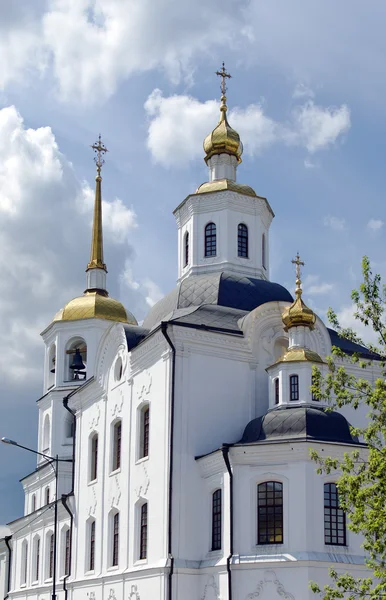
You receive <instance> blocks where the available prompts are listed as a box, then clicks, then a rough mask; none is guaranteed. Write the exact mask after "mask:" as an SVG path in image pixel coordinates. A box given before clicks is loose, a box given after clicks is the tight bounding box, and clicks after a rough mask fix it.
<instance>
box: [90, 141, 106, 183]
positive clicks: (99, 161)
mask: <svg viewBox="0 0 386 600" xmlns="http://www.w3.org/2000/svg"><path fill="white" fill-rule="evenodd" d="M91 148H92V149H93V150H94V152H95V155H96V156H94V161H95V164H96V167H97V172H98V177H100V175H101V169H102V167H103V165H104V164H105V161H104V159H103V154H105V153H106V152H108V150H107V148H106V146H105V145H104V143H103V142H102V138H101V134H99V138H98V142H95V144H93V145H92V146H91Z"/></svg>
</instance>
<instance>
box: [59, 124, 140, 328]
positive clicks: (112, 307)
mask: <svg viewBox="0 0 386 600" xmlns="http://www.w3.org/2000/svg"><path fill="white" fill-rule="evenodd" d="M91 147H92V149H93V150H94V152H95V154H96V156H95V159H94V160H95V164H96V167H97V176H96V178H95V203H94V219H93V229H92V240H91V254H90V262H89V263H88V265H87V269H86V273H87V289H86V290H85V292H84V294H83V295H82V296H79V297H77V298H73V299H72V300H70V302H68V303H67V304H66V306H65V307H64V308H62V309H61V310H60V311H59V312H58V313H56V315H55V317H54V319H53V321H54V322H56V321H77V320H80V319H106V320H108V321H118V322H120V323H129V324H130V325H138V323H137V321H136V319H135V317H134V316H133V315H132V314H131V313H130V312H128V311H126V309H125V307H124V306H123V304H122V303H121V302H119V301H118V300H114V298H109V294H108V291H107V289H106V274H107V268H106V265H105V263H104V258H103V229H102V176H101V169H102V166H103V165H104V160H103V155H104V154H105V153H106V152H107V148H106V147H105V146H104V144H103V143H102V140H101V136H99V139H98V142H97V143H95V144H94V145H93V146H91Z"/></svg>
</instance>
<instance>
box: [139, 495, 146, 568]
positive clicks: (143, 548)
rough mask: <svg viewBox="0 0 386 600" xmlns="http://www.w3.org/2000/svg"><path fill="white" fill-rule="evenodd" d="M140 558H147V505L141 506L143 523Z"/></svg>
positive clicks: (141, 527) (141, 524)
mask: <svg viewBox="0 0 386 600" xmlns="http://www.w3.org/2000/svg"><path fill="white" fill-rule="evenodd" d="M139 558H140V559H141V560H143V559H145V558H147V503H145V504H142V506H141V522H140V532H139Z"/></svg>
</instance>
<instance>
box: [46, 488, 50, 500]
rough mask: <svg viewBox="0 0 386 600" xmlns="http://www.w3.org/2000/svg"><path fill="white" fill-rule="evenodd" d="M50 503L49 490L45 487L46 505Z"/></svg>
mask: <svg viewBox="0 0 386 600" xmlns="http://www.w3.org/2000/svg"><path fill="white" fill-rule="evenodd" d="M49 503H50V488H49V487H46V504H49Z"/></svg>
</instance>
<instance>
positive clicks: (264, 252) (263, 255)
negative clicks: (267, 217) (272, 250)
mask: <svg viewBox="0 0 386 600" xmlns="http://www.w3.org/2000/svg"><path fill="white" fill-rule="evenodd" d="M261 264H262V265H263V269H266V268H267V250H266V246H265V233H263V235H262V236H261Z"/></svg>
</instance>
